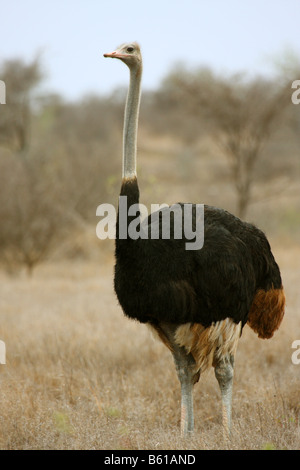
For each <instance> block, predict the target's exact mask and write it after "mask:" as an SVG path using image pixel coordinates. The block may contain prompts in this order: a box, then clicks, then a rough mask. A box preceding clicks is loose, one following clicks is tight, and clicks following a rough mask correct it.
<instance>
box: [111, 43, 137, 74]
mask: <svg viewBox="0 0 300 470" xmlns="http://www.w3.org/2000/svg"><path fill="white" fill-rule="evenodd" d="M103 55H104V57H111V58H112V59H121V60H122V61H123V62H124V63H125V64H126V65H127V66H128V67H129V68H130V69H131V68H139V67H140V66H141V65H142V55H141V50H140V46H139V45H138V44H137V43H136V42H130V43H126V44H122V45H121V46H119V47H117V49H116V50H115V51H113V52H109V53H107V54H103Z"/></svg>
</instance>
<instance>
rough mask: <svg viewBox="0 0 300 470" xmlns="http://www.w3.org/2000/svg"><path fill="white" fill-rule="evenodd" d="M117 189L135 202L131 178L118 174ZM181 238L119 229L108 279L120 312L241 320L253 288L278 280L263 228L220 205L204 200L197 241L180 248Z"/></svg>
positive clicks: (161, 318)
mask: <svg viewBox="0 0 300 470" xmlns="http://www.w3.org/2000/svg"><path fill="white" fill-rule="evenodd" d="M121 195H123V196H127V201H128V207H129V206H130V205H131V204H136V203H138V201H139V190H138V184H137V180H136V179H135V178H134V179H131V180H127V181H124V182H123V185H122V189H121ZM164 210H168V208H166V209H164ZM171 220H172V214H171ZM128 223H130V217H129V218H128ZM148 223H149V224H150V216H149V218H148ZM171 225H172V224H171ZM117 234H118V221H117ZM185 242H186V240H185V238H184V236H183V238H182V239H174V238H173V237H172V234H171V237H170V239H158V240H155V239H151V238H149V239H146V240H145V239H137V240H132V239H130V238H128V239H126V240H120V239H119V238H118V235H117V238H116V250H115V255H116V265H115V279H114V286H115V292H116V294H117V297H118V300H119V302H120V305H121V306H122V308H123V311H124V313H125V315H127V316H128V317H130V318H133V319H136V320H138V321H140V322H142V323H145V322H149V323H152V324H158V323H159V322H169V323H174V324H177V325H178V324H183V323H187V322H192V323H201V324H202V325H203V326H205V327H208V326H210V325H211V324H212V323H214V322H217V321H220V320H223V319H225V318H231V319H232V320H233V321H234V322H235V323H239V322H242V326H243V325H244V324H245V323H246V322H247V318H248V314H249V311H250V308H251V305H252V302H253V299H254V297H255V294H256V292H257V291H258V290H259V289H262V290H264V291H268V290H269V289H273V288H274V289H279V288H281V287H282V282H281V276H280V271H279V268H278V265H277V264H276V262H275V260H274V257H273V255H272V252H271V249H270V245H269V243H268V241H267V238H266V237H265V235H264V233H263V232H262V231H260V230H259V229H258V228H256V227H255V226H254V225H252V224H249V223H246V222H243V221H241V220H240V219H239V218H237V217H235V216H234V215H232V214H230V213H229V212H227V211H225V210H223V209H218V208H215V207H211V206H205V208H204V246H203V248H202V249H200V250H186V249H185Z"/></svg>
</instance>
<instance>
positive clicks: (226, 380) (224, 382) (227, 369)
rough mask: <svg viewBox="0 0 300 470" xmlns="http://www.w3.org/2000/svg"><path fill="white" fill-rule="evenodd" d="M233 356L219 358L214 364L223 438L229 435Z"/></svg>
mask: <svg viewBox="0 0 300 470" xmlns="http://www.w3.org/2000/svg"><path fill="white" fill-rule="evenodd" d="M233 368H234V356H233V355H228V356H227V357H223V358H221V359H220V360H219V361H218V362H217V363H216V365H215V376H216V379H217V381H218V383H219V387H220V390H221V397H222V424H223V434H224V437H225V438H227V439H228V438H229V437H230V429H231V405H232V386H233Z"/></svg>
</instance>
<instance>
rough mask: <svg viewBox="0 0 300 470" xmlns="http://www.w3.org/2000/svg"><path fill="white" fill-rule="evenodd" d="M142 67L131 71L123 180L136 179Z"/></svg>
mask: <svg viewBox="0 0 300 470" xmlns="http://www.w3.org/2000/svg"><path fill="white" fill-rule="evenodd" d="M141 78H142V66H140V67H137V68H133V69H130V83H129V89H128V95H127V100H126V107H125V118H124V131H123V172H122V176H123V179H124V178H126V179H132V178H135V177H136V147H137V130H138V117H139V108H140V96H141Z"/></svg>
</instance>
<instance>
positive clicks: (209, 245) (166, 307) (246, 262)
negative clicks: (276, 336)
mask: <svg viewBox="0 0 300 470" xmlns="http://www.w3.org/2000/svg"><path fill="white" fill-rule="evenodd" d="M104 57H111V58H116V59H120V60H121V61H123V62H124V63H125V64H126V65H127V66H128V67H129V70H130V84H129V90H128V96H127V102H126V107H125V118H124V134H123V177H122V186H121V193H120V195H121V196H126V197H127V206H128V207H130V206H131V205H132V204H138V203H139V188H138V182H137V174H136V143H137V128H138V114H139V105H140V87H141V77H142V56H141V51H140V47H139V45H138V44H137V43H129V44H123V45H121V46H120V47H119V48H117V49H116V50H115V51H114V52H111V53H108V54H104ZM193 209H195V205H193ZM163 211H168V212H169V215H170V216H171V220H173V219H174V213H173V212H172V206H171V207H169V208H165V209H163ZM163 211H161V212H163ZM120 217H121V214H120V205H119V213H118V218H117V230H116V246H115V257H116V264H115V278H114V287H115V292H116V294H117V297H118V300H119V303H120V305H121V307H122V309H123V311H124V313H125V315H126V316H128V317H130V318H133V319H136V320H138V321H140V322H141V323H147V324H148V325H149V326H151V328H152V329H154V330H155V331H156V333H158V336H159V338H160V339H161V340H162V341H163V342H164V343H165V345H166V346H167V347H168V348H169V349H170V351H171V352H172V354H173V357H174V361H175V365H176V370H177V374H178V378H179V381H180V384H181V432H182V434H183V435H189V433H190V432H191V431H192V430H193V426H194V418H193V398H192V389H193V385H194V384H195V383H196V382H197V381H198V380H199V377H200V373H202V372H203V371H205V370H206V369H207V368H209V367H210V366H212V367H214V370H215V376H216V378H217V381H218V383H219V387H220V390H221V398H222V419H223V421H222V422H223V429H224V430H225V433H226V434H227V435H228V433H229V431H230V424H231V398H232V383H233V368H234V355H235V351H236V347H237V342H238V339H239V337H240V336H241V333H242V329H243V327H244V325H245V324H246V323H248V325H250V327H251V328H252V329H253V330H254V331H255V332H256V333H257V334H258V336H259V337H260V338H271V336H272V335H273V333H274V331H275V330H277V329H278V327H279V325H280V323H281V320H282V318H283V314H284V305H285V295H284V291H283V287H282V282H281V276H280V271H279V268H278V265H277V264H276V262H275V260H274V257H273V255H272V253H271V249H270V245H269V243H268V241H267V239H266V237H265V235H264V234H263V233H262V232H261V231H260V230H258V229H257V228H256V227H255V226H253V225H251V224H249V223H246V222H243V221H241V220H240V219H239V218H237V217H235V216H234V215H232V214H230V213H229V212H227V211H225V210H222V209H218V208H215V207H211V206H204V245H203V247H202V249H199V250H186V249H185V242H186V239H185V238H184V233H183V234H182V238H181V239H179V238H178V237H177V238H176V237H174V236H171V237H170V238H169V239H163V238H162V237H159V238H158V239H153V238H152V239H151V237H149V238H148V239H143V238H141V237H140V238H137V237H134V238H135V239H132V238H130V237H124V234H123V235H122V236H120V235H119V228H120V220H121V219H120ZM172 217H173V219H172ZM182 217H184V215H183V216H182ZM193 217H196V211H195V210H193ZM122 220H123V215H122ZM126 220H127V226H126V229H128V228H129V224H130V223H131V222H132V220H133V217H132V216H130V215H128V217H127V218H126ZM152 220H153V219H151V215H150V216H149V217H148V219H147V222H146V223H147V224H148V229H149V233H150V229H151V224H152V223H153V222H152ZM161 220H162V218H161V217H160V218H159V223H160V224H161ZM193 222H194V223H195V220H193ZM143 224H144V222H143ZM144 226H145V224H144ZM159 230H160V234H161V227H159Z"/></svg>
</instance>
